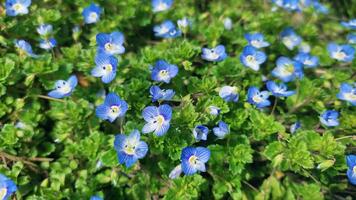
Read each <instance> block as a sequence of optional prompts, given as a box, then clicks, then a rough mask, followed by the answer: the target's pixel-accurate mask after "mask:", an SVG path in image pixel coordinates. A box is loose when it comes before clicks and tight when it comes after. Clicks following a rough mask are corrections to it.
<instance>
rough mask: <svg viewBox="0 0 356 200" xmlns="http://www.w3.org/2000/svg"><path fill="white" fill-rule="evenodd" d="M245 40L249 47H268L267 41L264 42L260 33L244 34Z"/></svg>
mask: <svg viewBox="0 0 356 200" xmlns="http://www.w3.org/2000/svg"><path fill="white" fill-rule="evenodd" d="M245 39H246V40H247V41H248V44H249V45H251V46H253V47H255V48H257V49H260V48H263V47H268V46H269V45H270V44H269V43H268V42H267V41H265V39H264V36H263V35H262V34H261V33H248V34H245Z"/></svg>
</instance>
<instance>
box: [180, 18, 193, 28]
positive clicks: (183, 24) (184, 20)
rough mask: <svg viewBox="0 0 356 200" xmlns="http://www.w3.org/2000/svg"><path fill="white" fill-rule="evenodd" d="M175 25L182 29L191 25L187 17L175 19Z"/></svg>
mask: <svg viewBox="0 0 356 200" xmlns="http://www.w3.org/2000/svg"><path fill="white" fill-rule="evenodd" d="M177 25H178V27H179V28H180V29H182V30H184V29H187V28H188V27H189V26H190V25H191V21H190V20H189V19H188V18H186V17H183V18H182V19H179V20H178V21H177Z"/></svg>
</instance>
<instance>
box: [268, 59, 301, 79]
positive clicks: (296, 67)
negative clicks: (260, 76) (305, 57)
mask: <svg viewBox="0 0 356 200" xmlns="http://www.w3.org/2000/svg"><path fill="white" fill-rule="evenodd" d="M272 76H274V77H277V78H279V79H281V80H282V81H283V82H289V81H293V80H294V79H295V78H299V79H301V78H303V76H304V73H303V65H302V64H301V63H300V62H296V61H293V60H291V59H289V58H287V57H279V58H278V59H277V67H276V68H274V69H273V70H272Z"/></svg>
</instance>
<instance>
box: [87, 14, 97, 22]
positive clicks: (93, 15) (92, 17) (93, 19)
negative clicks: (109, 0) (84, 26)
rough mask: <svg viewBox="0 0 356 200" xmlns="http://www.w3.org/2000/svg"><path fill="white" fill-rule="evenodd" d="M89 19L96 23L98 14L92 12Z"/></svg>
mask: <svg viewBox="0 0 356 200" xmlns="http://www.w3.org/2000/svg"><path fill="white" fill-rule="evenodd" d="M89 19H90V21H93V22H95V21H96V20H97V19H98V14H96V12H91V13H90V14H89Z"/></svg>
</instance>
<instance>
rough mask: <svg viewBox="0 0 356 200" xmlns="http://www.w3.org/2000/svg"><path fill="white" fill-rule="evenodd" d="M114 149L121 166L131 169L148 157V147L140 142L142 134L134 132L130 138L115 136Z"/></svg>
mask: <svg viewBox="0 0 356 200" xmlns="http://www.w3.org/2000/svg"><path fill="white" fill-rule="evenodd" d="M114 147H115V150H116V152H117V157H118V160H119V163H120V164H125V165H126V167H131V166H132V165H133V164H135V163H136V161H137V160H138V159H141V158H143V157H145V156H146V154H147V151H148V145H147V143H146V142H144V141H141V140H140V132H139V131H138V130H134V131H132V132H131V133H130V135H129V136H126V135H124V134H119V135H116V136H115V141H114Z"/></svg>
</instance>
